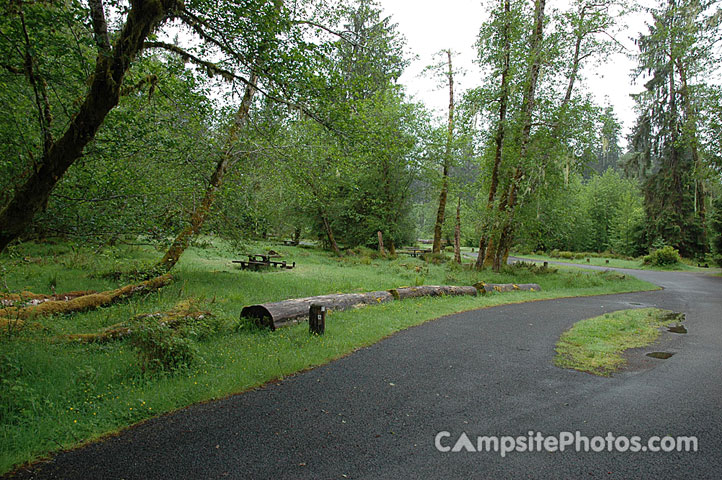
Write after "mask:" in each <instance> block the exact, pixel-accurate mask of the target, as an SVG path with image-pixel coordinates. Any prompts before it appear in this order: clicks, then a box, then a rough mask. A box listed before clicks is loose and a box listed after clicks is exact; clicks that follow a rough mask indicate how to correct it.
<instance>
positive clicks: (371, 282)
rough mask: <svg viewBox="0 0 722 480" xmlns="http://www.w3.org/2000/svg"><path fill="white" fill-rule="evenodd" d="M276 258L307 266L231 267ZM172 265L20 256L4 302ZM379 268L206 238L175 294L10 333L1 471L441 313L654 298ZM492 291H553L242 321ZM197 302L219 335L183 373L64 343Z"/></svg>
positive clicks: (10, 262) (429, 269) (126, 349)
mask: <svg viewBox="0 0 722 480" xmlns="http://www.w3.org/2000/svg"><path fill="white" fill-rule="evenodd" d="M269 248H273V249H274V250H276V251H277V252H280V253H281V254H282V255H283V258H284V259H286V260H288V261H289V262H290V261H295V262H296V263H297V267H296V268H295V269H293V270H283V271H280V270H279V271H268V272H250V271H244V270H240V269H238V268H237V267H235V266H234V265H233V264H232V263H230V261H231V260H232V259H241V258H243V257H242V253H257V252H262V251H267V250H268V249H269ZM160 256H161V253H160V252H159V251H157V250H155V249H154V248H153V247H151V246H146V245H137V246H120V247H106V248H102V249H93V248H90V247H85V246H81V245H71V244H68V243H57V244H52V245H51V244H33V243H30V244H22V245H19V246H16V247H13V248H11V249H9V250H8V251H6V252H5V253H4V254H3V255H2V256H0V293H7V292H19V291H31V292H34V293H46V294H50V293H52V292H53V291H55V292H58V293H61V292H67V291H73V290H97V291H103V290H108V289H113V288H117V287H118V286H121V285H125V284H128V283H132V282H134V280H133V279H131V278H128V277H127V276H120V277H119V276H117V275H108V274H112V273H113V272H117V271H131V270H133V269H142V268H143V266H144V265H148V264H149V262H152V261H154V260H157V259H159V258H160ZM373 257H374V255H373V252H364V251H362V252H357V253H356V254H350V255H346V256H344V257H343V258H336V257H333V256H331V255H329V254H328V253H325V252H322V251H319V250H316V249H314V248H302V247H283V246H277V245H271V244H263V243H258V244H252V245H248V246H247V247H246V248H245V249H244V252H242V251H239V250H236V249H234V248H232V247H231V246H230V245H228V244H225V243H223V242H220V241H210V240H205V241H204V242H203V244H202V245H201V246H196V247H192V248H190V249H189V250H188V251H187V252H186V255H185V256H184V257H183V259H182V261H181V262H180V263H179V264H178V266H177V267H176V269H175V270H174V271H173V275H174V281H173V283H171V284H170V285H169V286H167V287H165V288H163V289H161V290H159V291H157V292H154V293H148V294H144V295H142V296H137V297H133V299H132V300H128V301H124V302H121V303H118V304H115V305H113V306H110V307H106V308H101V309H97V310H94V311H89V312H84V313H74V314H66V315H55V316H52V317H46V318H41V319H38V320H37V323H38V324H39V325H40V327H41V328H39V329H32V328H29V327H26V328H24V329H23V330H21V331H19V332H18V331H10V330H3V331H2V332H0V379H1V383H0V473H2V472H6V471H8V470H10V469H11V468H12V467H13V466H14V465H17V464H20V463H23V462H28V461H32V460H35V459H37V458H39V457H41V456H43V455H46V454H48V453H49V452H52V451H57V450H60V449H64V448H69V447H72V446H74V445H78V444H80V443H83V442H86V441H89V440H92V439H95V438H98V437H100V436H103V435H105V434H108V433H110V432H114V431H117V430H119V429H122V428H124V427H127V426H129V425H132V424H134V423H137V422H139V421H142V420H144V419H147V418H149V417H152V416H156V415H159V414H162V413H164V412H169V411H173V410H176V409H178V408H181V407H184V406H187V405H190V404H193V403H196V402H201V401H205V400H209V399H213V398H219V397H224V396H227V395H229V394H232V393H236V392H241V391H244V390H248V389H250V388H253V387H255V386H258V385H261V384H263V383H265V382H268V381H271V380H273V379H278V378H282V377H284V376H287V375H290V374H293V373H294V372H298V371H300V370H303V369H306V368H309V367H313V366H316V365H320V364H323V363H326V362H328V361H330V360H332V359H335V358H339V357H341V356H344V355H347V354H349V353H350V352H353V351H354V350H355V349H358V348H359V347H362V346H365V345H369V344H371V343H374V342H377V341H378V340H380V339H382V338H384V337H386V336H388V335H391V334H393V333H394V332H397V331H399V330H402V329H404V328H408V327H410V326H413V325H417V324H420V323H423V322H425V321H428V320H431V319H434V318H438V317H440V316H443V315H447V314H451V313H454V312H459V311H464V310H470V309H477V308H483V307H489V306H493V305H498V304H502V303H513V302H522V301H529V300H540V299H546V298H556V297H564V296H578V295H597V294H606V293H619V292H628V291H636V290H646V289H652V288H655V287H654V286H653V285H651V284H649V283H645V282H642V281H640V280H637V279H635V278H632V277H629V276H622V275H619V274H616V273H613V272H607V273H599V272H589V271H580V270H569V269H559V270H558V271H555V269H551V271H547V272H544V271H538V270H537V269H534V270H533V271H530V270H529V269H526V268H514V267H509V268H508V269H506V270H505V271H504V272H502V273H499V274H493V273H492V272H489V271H484V272H475V271H472V270H470V269H466V268H462V267H460V266H457V265H455V264H453V263H445V264H443V263H442V264H440V265H434V264H430V263H426V262H424V261H422V260H420V259H415V258H410V257H408V256H400V257H398V258H395V259H391V260H387V259H379V258H373ZM482 280H483V281H486V282H500V283H501V282H510V283H531V282H535V283H539V284H540V285H541V286H542V288H543V291H541V292H510V293H504V294H494V295H488V296H484V297H481V296H480V297H446V298H435V299H431V298H426V299H419V300H405V301H398V302H390V303H386V304H382V305H378V306H372V307H366V308H363V309H358V310H352V311H347V312H338V313H332V314H330V315H329V317H328V319H327V325H326V330H327V332H326V335H324V336H321V337H318V336H310V335H309V334H308V326H307V325H304V324H300V325H297V326H293V327H290V328H286V329H282V330H278V331H276V332H270V331H264V330H258V329H256V328H254V327H253V326H252V325H250V323H249V322H247V321H244V320H243V319H239V314H240V311H241V309H242V307H243V306H245V305H249V304H254V303H260V302H268V301H276V300H282V299H287V298H297V297H304V296H310V295H317V294H327V293H336V292H344V293H349V292H362V291H372V290H381V289H389V288H393V287H399V286H404V285H422V284H427V285H431V284H452V285H453V284H456V285H471V284H473V283H475V282H477V281H482ZM188 299H195V300H196V301H197V302H198V304H199V307H200V308H203V309H207V310H209V311H210V312H212V314H213V315H214V318H215V319H216V325H217V328H216V330H215V331H214V333H212V334H209V335H207V336H204V337H203V338H201V337H199V338H198V339H197V341H194V346H193V348H194V349H195V350H194V351H195V359H194V361H193V362H192V363H190V364H188V365H186V366H183V367H181V368H178V369H175V370H172V371H156V372H150V371H145V372H144V371H142V369H141V368H140V362H139V358H138V352H137V349H136V348H135V347H134V345H133V343H132V342H131V341H129V340H127V339H125V340H120V341H115V342H109V343H103V344H85V343H79V342H71V341H67V340H63V335H65V334H76V333H93V332H98V331H99V330H101V329H102V328H104V327H107V326H110V325H114V324H117V323H121V322H125V321H128V319H130V318H131V317H134V316H135V315H138V314H143V313H150V312H157V311H166V310H169V309H171V308H172V307H173V306H174V305H176V304H177V303H178V302H179V301H182V300H188Z"/></svg>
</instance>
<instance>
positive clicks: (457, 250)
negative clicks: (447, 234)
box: [454, 197, 461, 263]
mask: <svg viewBox="0 0 722 480" xmlns="http://www.w3.org/2000/svg"><path fill="white" fill-rule="evenodd" d="M454 261H455V262H456V263H461V197H459V198H458V199H457V201H456V226H455V227H454Z"/></svg>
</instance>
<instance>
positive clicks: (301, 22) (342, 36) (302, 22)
mask: <svg viewBox="0 0 722 480" xmlns="http://www.w3.org/2000/svg"><path fill="white" fill-rule="evenodd" d="M293 23H295V24H296V25H309V26H311V27H315V28H318V29H321V30H323V31H325V32H327V33H330V34H331V35H335V36H337V37H338V38H340V39H341V40H343V41H344V42H347V43H350V44H351V45H353V46H354V47H358V48H362V49H365V48H366V47H365V46H363V45H361V44H360V43H358V42H356V41H354V40H352V39H350V38H348V37H347V36H346V34H348V33H351V34H352V33H353V32H351V31H350V30H346V31H345V32H337V31H335V30H332V29H330V28H328V27H326V26H324V25H321V24H320V23H316V22H312V21H310V20H296V21H294V22H293Z"/></svg>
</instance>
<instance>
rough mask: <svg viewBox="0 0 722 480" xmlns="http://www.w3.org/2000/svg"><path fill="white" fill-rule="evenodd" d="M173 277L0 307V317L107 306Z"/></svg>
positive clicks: (18, 316)
mask: <svg viewBox="0 0 722 480" xmlns="http://www.w3.org/2000/svg"><path fill="white" fill-rule="evenodd" d="M171 280H172V277H171V276H170V275H168V274H166V275H163V276H160V277H156V278H153V279H151V280H147V281H145V282H141V283H137V284H135V285H126V286H124V287H121V288H117V289H115V290H108V291H106V292H100V293H91V294H89V295H82V296H80V297H74V298H70V299H69V300H48V301H45V302H42V303H39V304H37V305H31V306H29V307H6V308H2V309H0V317H6V318H11V319H28V318H33V317H38V316H44V315H54V314H56V313H71V312H83V311H87V310H93V309H96V308H99V307H103V306H107V305H110V304H112V303H115V302H118V301H120V300H123V299H125V298H128V297H131V296H133V295H137V294H139V293H146V292H152V291H154V290H157V289H159V288H161V287H164V286H166V285H168V284H169V283H170V282H171Z"/></svg>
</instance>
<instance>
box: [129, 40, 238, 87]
mask: <svg viewBox="0 0 722 480" xmlns="http://www.w3.org/2000/svg"><path fill="white" fill-rule="evenodd" d="M143 48H146V49H147V48H160V49H163V50H167V51H169V52H172V53H175V54H176V55H178V56H179V57H181V58H182V59H183V60H185V61H186V62H189V63H193V64H195V65H198V66H199V67H203V68H205V69H206V72H207V73H208V74H209V75H211V76H212V75H220V76H221V77H223V79H224V80H227V81H229V82H232V81H234V80H239V81H241V82H243V83H244V84H246V83H248V80H246V79H245V78H242V77H240V76H238V75H236V74H235V73H233V72H231V71H229V70H226V69H224V68H222V67H219V66H218V65H216V64H215V63H212V62H208V61H206V60H203V59H201V58H198V57H196V56H195V55H193V54H192V53H190V52H187V51H186V50H183V49H182V48H180V47H179V46H177V45H173V44H171V43H166V42H145V43H144V44H143Z"/></svg>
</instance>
